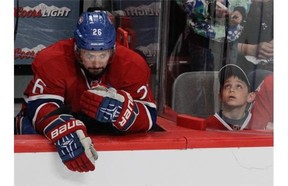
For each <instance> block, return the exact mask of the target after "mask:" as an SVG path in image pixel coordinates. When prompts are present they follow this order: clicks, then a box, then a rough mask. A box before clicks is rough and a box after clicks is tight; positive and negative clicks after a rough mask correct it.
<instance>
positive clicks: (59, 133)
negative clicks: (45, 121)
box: [43, 116, 87, 142]
mask: <svg viewBox="0 0 288 186" xmlns="http://www.w3.org/2000/svg"><path fill="white" fill-rule="evenodd" d="M60 117H61V116H59V117H58V118H57V119H55V120H54V121H52V122H51V123H49V125H47V126H46V127H45V129H44V132H43V133H44V135H45V136H46V138H48V139H49V140H50V141H52V142H56V141H57V140H59V139H60V138H62V137H63V136H66V135H68V134H70V133H72V132H75V131H76V130H79V129H80V130H82V131H83V132H84V134H85V135H86V136H87V131H86V126H85V125H84V123H83V122H82V121H80V120H77V119H74V118H73V119H70V120H68V121H64V122H63V120H62V122H59V120H61V118H60Z"/></svg>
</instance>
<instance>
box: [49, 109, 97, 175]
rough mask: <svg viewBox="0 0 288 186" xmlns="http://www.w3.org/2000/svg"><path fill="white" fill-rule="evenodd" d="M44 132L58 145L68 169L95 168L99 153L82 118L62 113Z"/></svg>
mask: <svg viewBox="0 0 288 186" xmlns="http://www.w3.org/2000/svg"><path fill="white" fill-rule="evenodd" d="M44 134H45V136H46V137H47V138H48V139H49V140H50V141H52V142H53V143H54V144H55V145H56V148H57V151H58V154H59V156H60V157H61V159H62V162H63V163H64V164H65V165H66V167H67V168H68V169H70V170H71V171H78V172H88V171H93V170H94V169H95V161H96V160H97V158H98V155H97V152H96V150H95V148H94V146H93V143H92V141H91V139H90V137H87V133H86V127H85V125H84V124H83V123H82V122H81V121H80V120H76V119H74V118H73V116H71V115H66V114H62V115H60V116H59V117H57V118H56V119H55V120H53V121H52V122H50V123H49V125H48V126H47V127H46V128H45V129H44Z"/></svg>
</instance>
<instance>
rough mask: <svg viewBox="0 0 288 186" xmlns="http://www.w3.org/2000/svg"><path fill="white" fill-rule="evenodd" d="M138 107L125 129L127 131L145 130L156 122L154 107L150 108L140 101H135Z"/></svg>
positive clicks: (149, 128)
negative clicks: (133, 119) (134, 117)
mask: <svg viewBox="0 0 288 186" xmlns="http://www.w3.org/2000/svg"><path fill="white" fill-rule="evenodd" d="M135 104H136V105H137V107H138V114H137V117H136V119H135V121H134V122H133V124H132V125H131V127H130V128H129V129H128V130H127V132H129V133H134V132H147V131H149V130H151V128H152V127H153V125H155V124H156V117H157V111H156V108H151V107H149V106H146V105H144V104H142V103H141V102H135Z"/></svg>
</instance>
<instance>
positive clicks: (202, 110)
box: [172, 71, 220, 118]
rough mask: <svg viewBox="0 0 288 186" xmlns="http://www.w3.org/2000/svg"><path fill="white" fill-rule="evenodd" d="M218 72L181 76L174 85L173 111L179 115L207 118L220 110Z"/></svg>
mask: <svg viewBox="0 0 288 186" xmlns="http://www.w3.org/2000/svg"><path fill="white" fill-rule="evenodd" d="M217 74H218V72H217V71H197V72H185V73H182V74H180V75H179V76H178V77H177V78H176V79H175V81H174V83H173V88H172V109H173V110H174V111H176V112H177V113H178V114H189V115H192V116H196V117H201V118H206V117H208V116H209V115H211V114H214V113H215V112H216V111H218V110H219V108H220V105H219V100H218V91H219V82H218V76H217Z"/></svg>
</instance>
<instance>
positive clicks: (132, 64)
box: [115, 45, 149, 73]
mask: <svg viewBox="0 0 288 186" xmlns="http://www.w3.org/2000/svg"><path fill="white" fill-rule="evenodd" d="M115 61H116V64H117V65H121V66H122V67H124V68H128V69H131V68H132V69H134V70H142V71H143V72H145V71H146V70H148V69H149V66H148V64H147V61H146V59H145V58H144V56H143V55H140V54H139V52H136V51H134V50H132V49H128V48H126V47H124V46H122V45H117V46H116V55H115ZM145 73H146V72H145Z"/></svg>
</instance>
